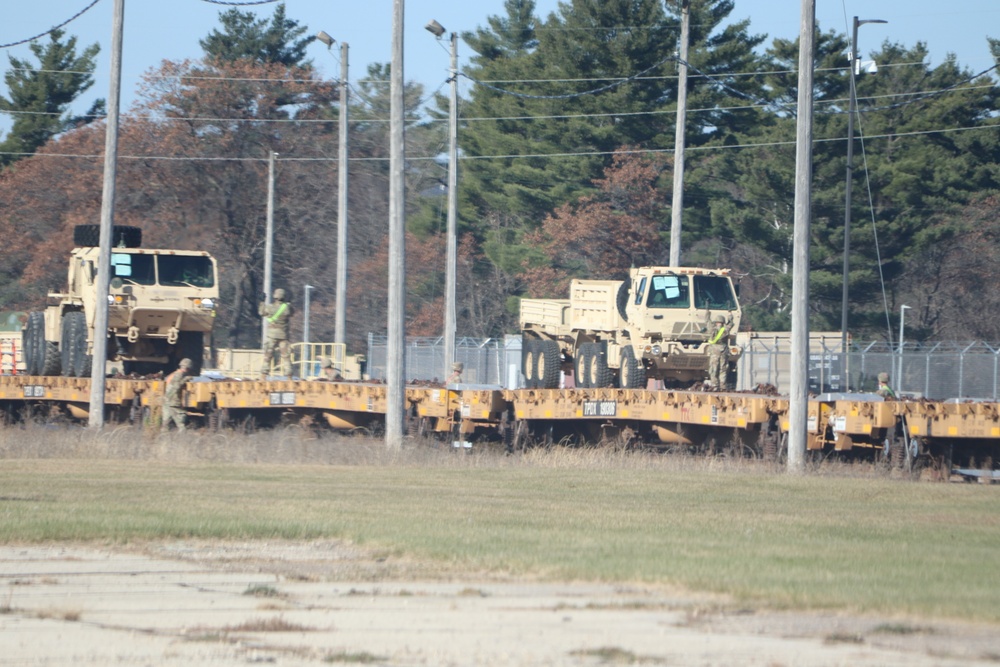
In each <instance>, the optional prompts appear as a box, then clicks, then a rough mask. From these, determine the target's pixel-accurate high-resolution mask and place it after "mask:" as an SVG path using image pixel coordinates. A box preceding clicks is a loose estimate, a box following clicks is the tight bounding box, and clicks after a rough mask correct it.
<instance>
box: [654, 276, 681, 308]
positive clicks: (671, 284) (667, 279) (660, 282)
mask: <svg viewBox="0 0 1000 667" xmlns="http://www.w3.org/2000/svg"><path fill="white" fill-rule="evenodd" d="M690 306H691V298H690V296H689V292H688V277H687V276H653V286H652V288H651V289H650V290H649V298H648V299H647V300H646V307H647V308H688V307H690Z"/></svg>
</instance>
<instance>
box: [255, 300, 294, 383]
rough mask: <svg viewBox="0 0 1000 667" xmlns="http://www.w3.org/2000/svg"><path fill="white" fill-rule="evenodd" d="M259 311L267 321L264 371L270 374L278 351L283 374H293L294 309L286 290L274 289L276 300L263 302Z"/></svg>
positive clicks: (265, 373)
mask: <svg viewBox="0 0 1000 667" xmlns="http://www.w3.org/2000/svg"><path fill="white" fill-rule="evenodd" d="M257 312H258V313H259V314H260V316H261V317H263V318H264V321H265V322H267V329H266V332H265V334H264V366H263V368H262V372H263V374H264V375H267V374H268V371H269V370H270V368H271V362H272V361H273V359H274V353H275V352H277V353H278V359H279V363H280V366H281V369H280V370H281V374H282V375H289V376H290V375H291V374H292V355H291V349H290V347H289V343H288V338H289V331H288V329H289V323H290V321H291V319H292V314H293V313H294V309H293V308H292V304H290V303H288V301H286V300H285V290H283V289H281V288H280V287H279V288H278V289H276V290H274V300H273V301H272V302H271V303H265V302H263V301H262V302H261V304H260V306H258V308H257Z"/></svg>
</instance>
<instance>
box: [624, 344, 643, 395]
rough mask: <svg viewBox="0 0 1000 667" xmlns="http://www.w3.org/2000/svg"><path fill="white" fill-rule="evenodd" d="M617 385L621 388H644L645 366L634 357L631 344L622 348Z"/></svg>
mask: <svg viewBox="0 0 1000 667" xmlns="http://www.w3.org/2000/svg"><path fill="white" fill-rule="evenodd" d="M618 386H620V387H621V388H622V389H645V388H646V368H645V366H643V365H642V362H641V361H639V360H638V359H636V358H635V350H634V349H632V346H631V345H626V346H625V347H623V348H622V358H621V367H620V368H619V370H618Z"/></svg>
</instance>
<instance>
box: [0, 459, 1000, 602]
mask: <svg viewBox="0 0 1000 667" xmlns="http://www.w3.org/2000/svg"><path fill="white" fill-rule="evenodd" d="M636 461H637V460H629V459H627V458H621V459H620V460H615V461H611V460H607V459H606V460H605V461H604V462H603V463H602V464H600V465H583V464H581V465H575V464H572V462H570V463H566V462H565V461H560V462H557V463H556V464H553V465H549V464H548V463H547V462H546V461H545V460H544V455H535V457H534V458H525V459H519V460H510V461H507V462H500V463H497V462H493V463H489V464H484V465H477V464H475V463H474V462H469V461H462V462H460V463H458V464H454V465H395V464H381V463H376V464H372V465H368V464H362V465H350V466H348V465H310V466H301V465H296V466H291V465H285V466H282V465H238V464H226V465H221V464H209V463H191V464H185V465H179V464H171V463H163V462H149V461H138V462H137V461H116V460H111V461H108V460H103V461H92V460H72V461H66V460H51V459H35V460H22V459H7V460H3V461H2V465H0V488H2V489H3V493H2V494H0V496H3V497H4V498H6V499H3V500H0V541H2V542H4V543H12V542H48V541H64V540H77V541H80V540H82V541H101V542H109V541H110V542H115V543H124V542H128V541H132V540H162V539H173V538H203V539H220V540H252V539H276V538H281V539H293V540H303V539H313V538H317V539H318V538H343V539H348V540H351V541H353V542H355V543H358V544H362V545H367V546H370V547H372V548H377V549H379V550H381V551H382V553H388V554H407V555H411V556H414V557H418V558H423V559H431V560H433V561H437V562H439V563H440V567H441V568H442V571H443V572H445V573H451V574H456V573H462V572H468V571H474V570H482V569H486V570H496V571H504V572H511V573H515V574H517V573H524V574H532V575H536V576H542V577H549V578H553V579H556V578H558V579H581V580H592V581H627V582H663V583H671V584H678V585H682V586H685V587H688V588H690V589H694V590H703V591H712V592H719V593H727V594H730V595H733V596H735V598H736V599H737V601H741V602H747V603H752V604H754V605H761V604H763V605H769V606H773V607H778V608H827V609H850V610H854V611H863V612H882V613H898V614H914V615H918V616H923V617H951V618H964V619H975V620H983V621H989V622H1000V604H998V603H997V601H996V595H995V591H997V590H1000V568H998V567H995V564H996V563H997V554H998V553H1000V493H998V490H997V489H995V488H992V487H989V486H983V485H957V484H956V485H949V484H920V483H910V482H900V481H892V480H887V479H879V478H868V479H861V478H850V477H830V476H822V477H821V476H806V477H796V476H786V475H781V474H770V473H763V472H760V471H739V470H735V471H734V470H722V471H714V470H711V469H707V470H706V469H701V470H698V471H695V472H692V470H690V469H688V470H683V469H680V470H679V469H676V468H673V467H670V466H668V465H664V464H660V463H658V462H657V461H656V460H655V459H646V460H644V462H643V463H642V464H641V465H640V464H638V463H637V462H636ZM11 498H17V499H18V500H16V501H15V500H9V499H11Z"/></svg>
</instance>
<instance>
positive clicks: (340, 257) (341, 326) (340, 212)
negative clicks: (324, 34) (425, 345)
mask: <svg viewBox="0 0 1000 667" xmlns="http://www.w3.org/2000/svg"><path fill="white" fill-rule="evenodd" d="M348 107H349V105H348V89H347V44H345V43H341V44H340V119H339V121H340V122H339V123H338V124H337V312H336V316H335V323H334V332H333V342H335V343H340V344H343V342H344V339H345V336H346V331H347V173H348V172H347V114H348Z"/></svg>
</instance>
